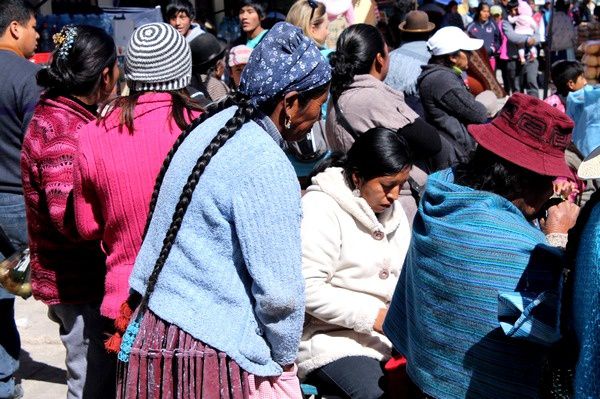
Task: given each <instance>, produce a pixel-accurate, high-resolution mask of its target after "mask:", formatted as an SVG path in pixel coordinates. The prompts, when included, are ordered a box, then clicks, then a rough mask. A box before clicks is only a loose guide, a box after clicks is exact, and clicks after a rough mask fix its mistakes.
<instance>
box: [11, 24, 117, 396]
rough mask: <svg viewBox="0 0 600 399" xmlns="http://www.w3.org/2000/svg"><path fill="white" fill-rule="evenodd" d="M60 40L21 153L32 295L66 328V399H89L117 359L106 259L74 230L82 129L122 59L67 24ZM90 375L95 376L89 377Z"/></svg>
mask: <svg viewBox="0 0 600 399" xmlns="http://www.w3.org/2000/svg"><path fill="white" fill-rule="evenodd" d="M55 42H56V45H57V47H56V49H55V51H54V53H53V55H52V63H51V65H50V67H49V68H47V69H42V70H41V71H40V72H39V73H38V76H37V81H38V84H39V85H40V86H41V87H43V88H45V92H44V94H43V95H42V98H41V99H40V102H39V104H38V105H37V107H36V108H35V112H34V114H33V118H32V120H31V123H30V125H29V129H28V131H27V134H26V135H25V138H24V140H23V150H22V154H21V170H22V178H23V191H24V195H25V205H26V212H27V229H28V232H29V243H30V250H31V282H32V285H33V295H34V296H35V298H36V299H38V300H41V301H43V302H44V303H45V304H46V305H48V307H49V309H48V316H49V317H50V318H51V319H52V320H54V321H55V322H57V323H58V324H59V326H60V338H61V340H62V342H63V344H64V346H65V348H66V350H67V359H66V365H67V385H68V395H67V397H68V398H70V399H71V398H81V397H83V395H84V391H85V393H86V394H85V395H86V396H85V397H88V398H108V397H110V396H111V393H110V390H108V391H105V389H106V388H107V387H109V388H110V387H111V386H112V384H114V383H113V381H114V367H112V368H111V365H112V364H113V363H114V361H113V360H111V359H110V358H109V357H108V356H107V354H106V352H105V351H104V346H103V342H102V341H103V338H104V337H103V331H104V330H105V328H104V321H105V320H104V319H103V318H102V317H101V316H100V301H101V300H102V295H103V291H104V254H103V253H102V251H101V250H100V243H99V241H98V240H95V241H82V239H81V237H80V236H79V235H78V234H77V232H76V231H75V229H74V228H73V226H74V215H73V204H72V199H73V198H72V194H73V158H74V156H75V153H76V151H77V134H78V129H79V128H80V127H81V126H83V125H85V124H86V123H88V122H90V121H92V120H95V119H96V110H97V109H98V105H97V104H99V103H102V102H104V101H105V100H106V99H107V98H108V96H109V95H110V93H111V92H112V90H113V87H114V85H115V82H116V80H117V79H118V77H119V69H118V68H117V65H116V59H117V54H116V49H115V44H114V42H113V39H112V38H111V37H110V36H109V35H108V34H106V33H105V32H104V31H103V30H101V29H98V28H94V27H90V26H67V27H65V28H63V30H62V31H61V32H60V33H59V34H57V35H56V37H55ZM88 370H90V371H91V372H93V378H86V377H87V372H88ZM111 370H112V371H111ZM113 391H114V389H113ZM113 395H114V393H113Z"/></svg>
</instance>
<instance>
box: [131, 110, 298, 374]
mask: <svg viewBox="0 0 600 399" xmlns="http://www.w3.org/2000/svg"><path fill="white" fill-rule="evenodd" d="M235 110H236V108H235V107H231V108H228V109H226V110H224V111H222V112H220V113H218V114H217V115H215V116H213V117H211V118H209V119H207V120H206V121H205V122H204V123H202V124H200V125H199V126H198V127H197V128H196V129H194V131H192V133H191V134H190V135H189V137H188V138H187V139H186V140H185V141H184V142H183V144H182V145H181V147H180V148H179V150H178V151H177V152H176V153H175V156H174V158H173V160H172V162H171V165H170V166H169V169H168V171H167V173H166V175H165V178H164V182H163V184H162V187H161V189H160V195H159V197H158V202H157V205H156V209H155V211H154V215H153V218H152V223H151V224H150V228H149V230H148V234H147V236H146V238H145V240H144V242H143V244H142V247H141V250H140V252H139V255H138V257H137V259H136V262H135V266H134V269H133V272H132V274H131V277H130V279H129V282H130V284H131V287H132V288H133V289H135V290H136V291H138V292H140V293H144V292H145V290H146V284H147V280H148V277H149V275H150V273H151V270H152V268H153V266H154V264H155V262H156V259H157V257H158V254H159V252H160V249H161V246H162V242H163V239H164V238H165V232H166V231H167V228H168V226H169V224H170V222H171V218H172V216H173V211H174V209H175V205H176V203H177V201H178V198H179V195H180V194H181V190H182V188H183V186H184V185H185V183H186V181H187V178H188V176H189V174H190V172H191V170H192V168H193V165H194V164H195V163H196V161H197V159H198V158H199V157H200V155H201V154H202V152H203V151H204V148H206V146H207V145H208V143H209V142H210V140H211V139H212V138H213V137H214V136H215V134H216V133H217V131H218V130H219V129H220V128H222V127H223V126H224V125H225V123H226V122H227V121H228V120H229V119H230V118H231V117H232V116H233V114H234V112H235ZM282 142H283V140H282V138H281V135H280V134H279V132H278V131H277V129H276V128H275V126H274V125H273V123H272V122H271V121H270V120H269V119H268V118H267V117H263V118H262V119H261V120H258V121H256V122H254V121H252V122H249V123H246V124H245V125H244V126H243V127H242V128H241V129H240V130H239V131H238V132H237V133H236V134H235V135H234V136H233V137H232V138H231V139H230V140H229V141H227V142H226V143H225V145H224V146H223V147H222V148H221V149H220V150H219V152H218V153H217V154H216V155H215V156H214V157H213V158H212V160H211V161H210V163H209V164H208V166H207V167H206V170H205V172H204V174H203V175H202V176H201V178H200V182H199V183H198V186H197V188H196V190H195V191H194V194H193V196H192V199H191V202H190V204H189V207H188V209H187V212H186V214H185V216H184V218H183V224H182V225H181V229H180V231H179V234H178V236H177V239H176V240H175V243H174V245H173V249H172V250H171V253H170V255H169V258H168V259H167V262H166V264H165V266H164V268H163V270H162V272H161V274H160V276H159V278H158V283H157V284H156V288H155V290H154V293H153V294H152V296H151V297H150V302H149V307H150V309H151V310H152V311H153V312H154V313H155V314H156V315H158V316H159V317H160V318H162V319H163V320H165V321H167V322H170V323H173V324H175V325H177V326H178V327H180V328H181V329H183V330H184V331H186V332H187V333H189V334H191V335H192V336H193V337H195V338H196V339H198V340H200V341H202V342H204V343H206V344H208V345H210V346H212V347H214V348H216V349H218V350H221V351H223V352H225V353H227V355H229V356H230V357H232V358H233V359H234V360H235V361H236V362H237V363H238V364H239V365H240V367H242V368H243V369H244V370H246V371H248V372H249V373H252V374H256V375H259V376H274V375H279V374H281V372H282V368H281V365H287V364H291V363H293V362H294V360H295V359H296V354H297V351H298V345H299V344H300V335H301V333H302V324H303V321H304V278H303V277H302V253H301V246H300V218H301V205H300V186H299V185H298V180H297V179H296V175H295V173H294V169H293V168H292V165H291V164H290V162H289V161H288V159H287V157H286V156H285V154H284V152H283V150H282V149H281V148H280V145H281V144H282Z"/></svg>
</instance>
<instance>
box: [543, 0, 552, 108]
mask: <svg viewBox="0 0 600 399" xmlns="http://www.w3.org/2000/svg"><path fill="white" fill-rule="evenodd" d="M553 25H554V0H551V1H550V24H548V29H547V30H546V57H545V58H546V59H545V61H546V65H545V68H544V96H543V97H544V98H546V97H548V84H549V83H550V65H551V58H552V57H551V55H552V51H551V49H552V26H553Z"/></svg>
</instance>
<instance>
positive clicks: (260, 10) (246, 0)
mask: <svg viewBox="0 0 600 399" xmlns="http://www.w3.org/2000/svg"><path fill="white" fill-rule="evenodd" d="M242 7H252V8H254V10H255V11H256V13H257V14H258V17H259V18H260V19H263V18H265V17H266V15H267V14H266V13H265V6H264V5H263V4H262V3H261V2H258V1H256V0H242V1H241V2H240V8H239V9H240V10H241V9H242Z"/></svg>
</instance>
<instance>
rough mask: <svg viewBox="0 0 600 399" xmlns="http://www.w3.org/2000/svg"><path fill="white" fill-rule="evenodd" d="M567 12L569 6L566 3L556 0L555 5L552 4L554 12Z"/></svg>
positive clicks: (562, 0)
mask: <svg viewBox="0 0 600 399" xmlns="http://www.w3.org/2000/svg"><path fill="white" fill-rule="evenodd" d="M568 10H569V5H568V4H567V2H566V1H564V0H556V3H555V4H554V11H556V12H559V11H562V12H567V11H568Z"/></svg>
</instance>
